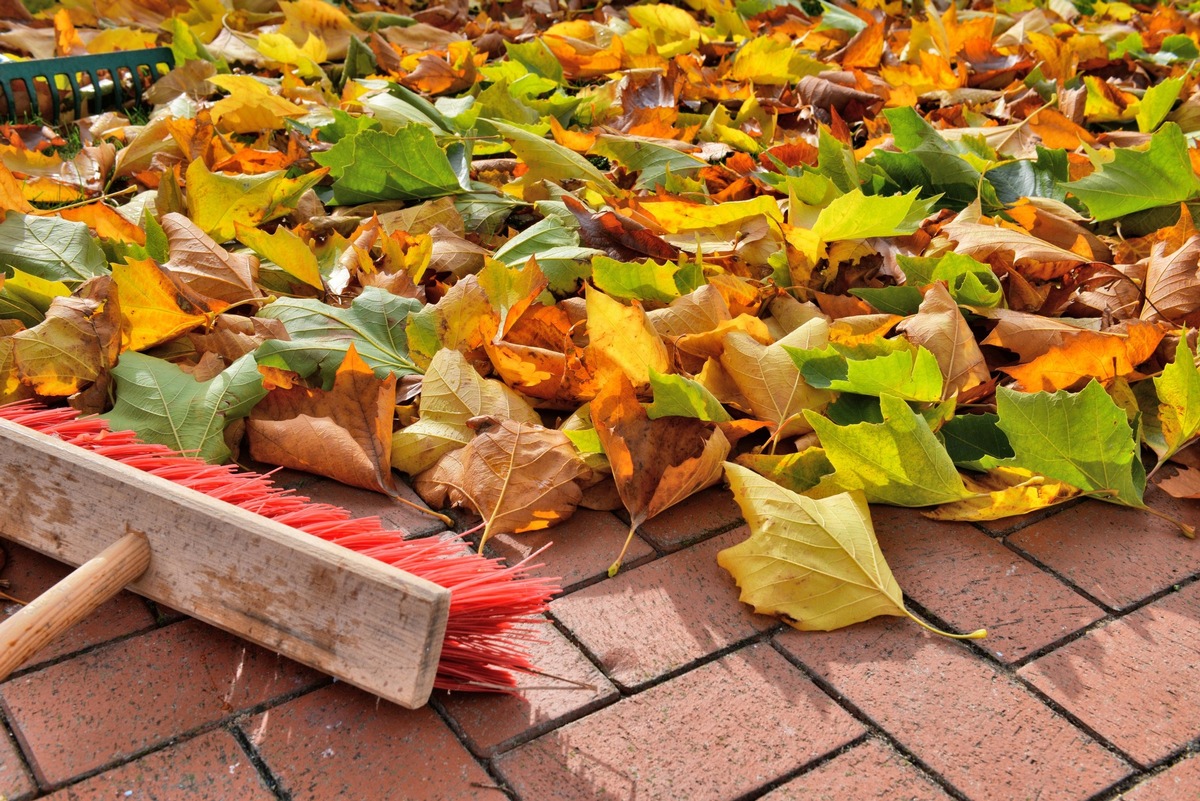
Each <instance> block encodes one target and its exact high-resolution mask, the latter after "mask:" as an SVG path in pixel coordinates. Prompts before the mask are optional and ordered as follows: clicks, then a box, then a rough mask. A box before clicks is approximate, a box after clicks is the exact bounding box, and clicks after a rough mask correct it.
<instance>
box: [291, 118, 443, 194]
mask: <svg viewBox="0 0 1200 801" xmlns="http://www.w3.org/2000/svg"><path fill="white" fill-rule="evenodd" d="M313 159H314V160H315V161H316V162H317V163H318V164H321V165H322V166H325V167H328V168H329V171H330V175H332V176H333V178H334V183H333V199H334V202H335V203H338V204H339V205H353V204H355V203H370V202H372V201H376V200H396V199H399V200H427V199H429V198H435V197H442V196H444V195H453V194H457V193H459V192H462V191H464V190H465V189H466V187H464V186H462V185H460V184H459V180H458V176H457V174H455V172H454V168H453V167H451V166H450V160H449V159H448V158H447V157H446V152H445V151H444V150H442V149H441V148H440V147H438V144H437V141H436V140H435V139H434V138H433V133H432V132H430V130H429V129H428V128H427V127H425V126H423V125H419V124H412V125H406V126H405V127H403V128H401V129H399V130H397V131H395V132H394V133H393V132H388V131H374V130H362V131H358V132H357V133H355V134H352V135H350V136H347V137H345V138H343V139H342V140H340V141H339V142H338V143H337V144H336V145H334V146H333V147H332V148H331V149H330V150H328V151H326V152H324V153H314V154H313Z"/></svg>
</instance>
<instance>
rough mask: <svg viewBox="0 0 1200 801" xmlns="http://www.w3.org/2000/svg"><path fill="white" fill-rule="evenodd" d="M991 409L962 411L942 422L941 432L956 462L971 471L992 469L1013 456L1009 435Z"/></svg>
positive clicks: (947, 448)
mask: <svg viewBox="0 0 1200 801" xmlns="http://www.w3.org/2000/svg"><path fill="white" fill-rule="evenodd" d="M999 419H1000V418H999V416H998V415H995V414H992V413H991V412H984V413H982V414H960V415H957V416H955V417H953V418H951V419H950V420H947V421H946V423H945V424H943V425H942V427H941V429H940V430H939V431H938V433H939V434H940V435H941V437H942V441H943V442H944V443H945V445H946V452H947V453H948V454H950V458H951V459H952V460H953V461H954V464H956V465H958V466H959V467H965V468H968V469H970V470H990V469H992V468H993V467H996V466H997V465H998V464H999V463H1000V462H1001V461H1002V460H1004V459H1009V458H1011V457H1012V456H1013V449H1012V446H1011V445H1009V444H1008V437H1006V436H1004V432H1003V431H1001V430H1000V427H999V426H998V425H997V424H996V423H997V422H998V421H999Z"/></svg>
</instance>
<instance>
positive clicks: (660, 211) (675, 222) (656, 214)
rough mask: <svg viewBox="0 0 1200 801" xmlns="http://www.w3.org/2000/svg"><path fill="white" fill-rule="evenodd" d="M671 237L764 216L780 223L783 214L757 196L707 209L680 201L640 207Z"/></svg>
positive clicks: (646, 203) (774, 204)
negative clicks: (671, 235)
mask: <svg viewBox="0 0 1200 801" xmlns="http://www.w3.org/2000/svg"><path fill="white" fill-rule="evenodd" d="M639 206H640V208H641V209H642V211H644V212H646V213H648V214H649V215H650V216H652V217H653V218H654V219H655V220H656V221H657V222H658V224H659V225H660V226H662V228H663V229H664V230H665V231H666V232H667V233H670V234H678V233H682V232H684V231H704V230H707V229H711V228H716V227H718V226H722V225H729V224H733V223H740V222H743V221H745V220H749V219H752V218H756V217H760V216H764V217H767V218H769V219H771V220H774V221H775V222H777V223H778V222H783V212H782V211H780V210H779V204H778V203H777V202H776V201H775V199H774V198H770V197H766V196H765V195H760V196H759V197H756V198H752V199H751V200H735V201H727V202H725V203H718V204H716V205H713V206H706V205H704V204H701V203H688V202H686V201H683V200H646V201H642V202H641V203H640V204H639Z"/></svg>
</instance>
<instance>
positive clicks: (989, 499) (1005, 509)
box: [921, 467, 1080, 521]
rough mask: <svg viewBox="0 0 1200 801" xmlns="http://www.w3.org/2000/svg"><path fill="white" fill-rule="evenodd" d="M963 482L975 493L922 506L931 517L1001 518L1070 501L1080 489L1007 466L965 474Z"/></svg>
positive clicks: (960, 518) (937, 518) (940, 518)
mask: <svg viewBox="0 0 1200 801" xmlns="http://www.w3.org/2000/svg"><path fill="white" fill-rule="evenodd" d="M963 482H964V483H965V484H966V486H967V489H968V490H969V491H970V492H972V493H973V495H972V496H971V497H969V498H964V499H963V500H961V501H953V502H951V503H945V504H942V505H941V506H938V507H937V508H934V509H922V510H921V514H922V515H924V516H925V517H928V518H930V519H931V520H969V521H981V520H999V519H1000V518H1004V517H1012V516H1014V515H1023V514H1028V513H1029V512H1036V511H1038V510H1039V509H1046V508H1048V507H1050V506H1055V505H1057V504H1060V503H1066V502H1067V501H1069V500H1071V499H1072V498H1075V497H1077V496H1078V495H1079V493H1080V491H1079V490H1078V489H1076V488H1075V487H1072V486H1071V485H1069V484H1067V483H1065V482H1062V481H1055V480H1054V479H1051V478H1046V477H1045V476H1038V475H1034V474H1032V473H1030V472H1029V471H1028V470H1020V469H1016V468H1006V467H997V468H994V469H992V470H989V471H987V472H986V473H984V474H982V475H978V476H971V475H968V476H964V477H963Z"/></svg>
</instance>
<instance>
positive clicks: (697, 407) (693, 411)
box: [646, 367, 733, 423]
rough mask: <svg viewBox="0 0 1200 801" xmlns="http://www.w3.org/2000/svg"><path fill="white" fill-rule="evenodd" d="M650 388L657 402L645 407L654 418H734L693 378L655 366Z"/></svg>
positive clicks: (714, 420) (719, 421) (712, 420)
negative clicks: (661, 369) (664, 372)
mask: <svg viewBox="0 0 1200 801" xmlns="http://www.w3.org/2000/svg"><path fill="white" fill-rule="evenodd" d="M650 389H651V390H652V391H653V393H654V402H653V403H651V404H650V405H649V406H648V407H646V415H647V416H648V417H649V418H650V419H651V420H657V419H658V418H660V417H694V418H696V419H697V420H706V421H708V422H710V423H725V422H728V421H730V420H732V419H733V418H732V417H730V416H729V412H727V411H725V407H724V406H722V405H721V402H720V401H719V400H717V398H716V396H715V395H713V394H712V393H711V392H709V391H708V390H707V389H705V388H704V386H703V385H702V384H700V383H699V382H697V381H693V380H691V379H690V378H684V377H683V376H681V375H669V374H663V373H660V372H658V371H657V370H655V369H654V368H653V367H652V368H650Z"/></svg>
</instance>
